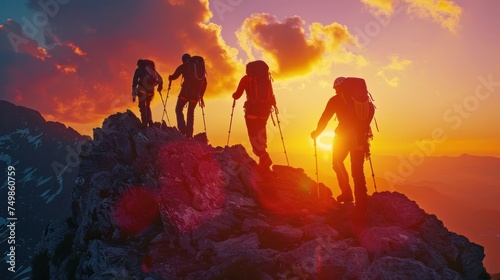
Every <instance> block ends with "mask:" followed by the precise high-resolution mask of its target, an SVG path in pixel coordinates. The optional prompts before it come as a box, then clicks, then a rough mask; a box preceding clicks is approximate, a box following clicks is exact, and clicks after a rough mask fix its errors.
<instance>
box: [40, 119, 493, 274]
mask: <svg viewBox="0 0 500 280" xmlns="http://www.w3.org/2000/svg"><path fill="white" fill-rule="evenodd" d="M202 136H203V135H199V136H197V137H195V139H185V138H184V136H183V135H182V134H181V133H180V132H178V131H177V130H176V129H175V128H166V127H164V128H163V129H159V127H153V128H151V127H150V128H141V127H140V121H139V119H138V118H137V117H136V116H135V115H134V114H133V113H132V112H130V111H127V112H125V113H117V114H115V115H112V116H110V117H108V118H107V119H106V120H105V121H104V122H103V125H102V128H97V129H95V130H94V140H92V141H89V142H87V143H86V144H85V149H84V151H85V152H84V153H82V154H81V155H80V158H81V163H80V168H79V172H78V174H77V177H76V180H75V186H74V191H73V195H72V202H71V205H72V206H71V208H72V213H71V214H69V213H68V218H67V219H65V220H58V221H54V222H52V223H50V224H49V225H48V226H47V228H46V230H45V232H44V234H43V240H42V241H41V242H40V244H39V246H38V249H37V253H36V256H35V258H34V262H33V269H32V275H33V279H419V280H420V279H489V276H488V275H487V273H486V271H485V269H484V267H483V264H482V260H483V258H484V252H483V248H482V247H481V246H479V245H477V244H474V243H471V242H469V240H468V239H467V238H466V237H464V236H461V235H457V234H455V233H453V232H449V231H448V230H447V229H446V228H445V227H444V226H443V224H442V222H441V221H440V220H439V219H438V218H437V217H436V216H434V215H430V214H427V213H425V212H424V211H423V210H422V209H420V208H419V207H418V205H417V204H416V203H415V202H413V201H410V200H409V199H408V198H407V197H406V196H404V195H402V194H400V193H396V192H392V193H391V192H382V193H375V194H373V195H372V196H370V197H369V201H368V212H367V215H366V216H364V215H361V214H360V213H358V212H357V211H356V209H355V207H353V206H350V205H338V204H337V203H336V201H335V200H334V199H333V198H332V197H331V192H330V191H329V189H328V188H326V187H325V186H324V185H319V186H318V184H316V183H315V181H313V180H312V179H310V178H309V177H307V176H306V174H305V173H304V172H303V170H302V169H300V168H293V167H287V166H274V167H273V172H271V173H269V174H265V175H262V174H258V173H257V172H256V163H255V161H254V160H253V159H252V158H251V157H249V155H248V154H247V152H246V151H245V149H244V148H243V146H241V145H235V146H232V147H225V148H222V147H212V146H210V145H208V144H207V143H205V141H203V138H204V137H202ZM196 138H198V139H196ZM318 193H319V198H318Z"/></svg>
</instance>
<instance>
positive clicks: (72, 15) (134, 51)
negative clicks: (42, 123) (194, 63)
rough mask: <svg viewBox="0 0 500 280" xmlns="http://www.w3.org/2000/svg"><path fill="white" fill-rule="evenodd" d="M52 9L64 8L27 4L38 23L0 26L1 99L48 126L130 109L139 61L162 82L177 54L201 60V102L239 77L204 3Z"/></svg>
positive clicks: (179, 0) (127, 2) (33, 0)
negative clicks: (152, 67) (204, 76)
mask: <svg viewBox="0 0 500 280" xmlns="http://www.w3.org/2000/svg"><path fill="white" fill-rule="evenodd" d="M40 2H43V1H40ZM48 2H50V1H48ZM52 2H53V3H56V4H57V3H59V2H66V4H58V6H57V7H56V6H51V7H48V8H47V7H46V9H44V7H42V6H40V4H39V1H38V0H30V2H29V3H28V7H30V8H32V10H33V11H34V12H35V14H37V13H38V15H39V16H40V15H44V14H45V16H46V17H45V18H44V17H43V16H40V17H39V18H38V19H35V20H38V21H39V22H34V21H33V20H31V19H28V21H31V22H28V23H26V20H25V21H24V22H21V23H17V22H15V21H9V22H7V23H4V24H2V25H1V26H0V58H1V60H2V64H1V65H0V74H2V75H1V76H0V94H1V96H2V99H6V100H9V101H13V102H15V103H17V104H20V105H23V106H27V107H31V108H34V109H37V110H39V111H41V113H42V114H43V115H44V116H45V117H47V118H48V119H53V120H57V121H63V122H72V123H95V121H96V120H102V118H103V117H105V116H108V115H109V114H111V113H114V112H116V111H118V110H124V109H125V108H127V107H131V106H134V107H135V106H137V105H136V104H133V103H131V95H130V92H131V84H132V75H133V73H134V70H135V68H136V61H137V59H139V58H150V59H153V60H154V61H155V62H156V64H157V68H158V71H159V72H160V74H161V75H162V76H163V78H164V80H166V81H167V82H168V79H167V77H168V75H169V74H171V73H172V72H173V71H174V70H175V68H176V67H177V66H178V65H179V64H180V63H181V56H182V54H183V53H185V52H189V53H191V54H192V55H201V56H204V57H205V59H206V63H207V71H208V73H209V78H208V81H209V87H208V89H207V93H206V95H207V97H210V96H216V95H218V94H225V93H228V92H230V91H231V90H234V86H235V84H237V79H238V78H239V76H240V75H241V73H242V65H241V64H240V63H239V62H238V61H236V52H237V51H236V50H235V49H233V48H231V47H229V46H227V45H226V44H225V42H224V41H223V39H222V38H221V35H220V31H221V30H220V26H217V25H215V24H212V23H210V22H209V19H210V18H211V16H212V14H211V12H210V10H209V8H208V1H207V0H200V1H183V0H169V1H163V0H151V1H147V3H146V2H142V1H137V0H123V1H120V3H118V4H117V2H116V1H52ZM41 20H45V21H44V22H41ZM26 24H33V26H34V27H36V28H37V31H38V32H37V34H36V35H37V36H36V37H33V38H36V40H34V39H33V38H32V37H31V36H30V34H27V32H23V27H24V31H26V30H28V29H29V28H27V27H26V26H27V25H26ZM23 25H24V26H23ZM33 26H32V27H33ZM13 36H14V37H15V38H16V39H18V41H16V42H17V43H16V44H12V39H11V38H12V37H13ZM40 37H41V38H42V39H40ZM176 83H177V81H176ZM174 88H175V87H173V89H174ZM171 94H173V95H176V94H177V93H174V92H172V93H171ZM158 100H159V98H158ZM158 100H156V102H158Z"/></svg>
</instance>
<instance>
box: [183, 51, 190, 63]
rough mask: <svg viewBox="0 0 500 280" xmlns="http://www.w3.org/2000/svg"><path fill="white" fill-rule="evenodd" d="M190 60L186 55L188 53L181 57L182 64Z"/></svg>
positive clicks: (188, 55)
mask: <svg viewBox="0 0 500 280" xmlns="http://www.w3.org/2000/svg"><path fill="white" fill-rule="evenodd" d="M190 58H191V55H190V54H188V53H185V54H183V55H182V63H184V62H186V61H188V59H190Z"/></svg>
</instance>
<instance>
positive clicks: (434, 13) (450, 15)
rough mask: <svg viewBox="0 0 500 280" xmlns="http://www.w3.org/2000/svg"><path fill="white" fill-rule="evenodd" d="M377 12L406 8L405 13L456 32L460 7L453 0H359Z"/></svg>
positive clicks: (387, 12) (460, 11)
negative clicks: (429, 20)
mask: <svg viewBox="0 0 500 280" xmlns="http://www.w3.org/2000/svg"><path fill="white" fill-rule="evenodd" d="M361 2H362V3H364V4H365V5H367V6H368V7H369V8H370V10H371V11H372V12H374V13H377V14H386V15H392V14H394V13H395V11H396V10H398V9H400V8H401V9H406V12H407V14H409V15H415V16H417V17H419V18H422V19H431V20H432V21H434V22H436V23H438V24H440V25H441V27H443V28H445V29H448V30H449V31H451V32H456V31H457V30H458V28H459V25H460V17H461V15H462V8H461V7H460V6H459V5H458V4H457V3H455V1H453V0H361Z"/></svg>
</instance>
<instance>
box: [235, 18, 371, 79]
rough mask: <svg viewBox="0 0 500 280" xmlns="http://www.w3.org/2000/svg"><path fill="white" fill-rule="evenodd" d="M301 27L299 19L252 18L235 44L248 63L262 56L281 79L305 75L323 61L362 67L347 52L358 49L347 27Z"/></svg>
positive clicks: (362, 61) (246, 23)
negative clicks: (351, 48) (244, 54)
mask: <svg viewBox="0 0 500 280" xmlns="http://www.w3.org/2000/svg"><path fill="white" fill-rule="evenodd" d="M305 25H306V23H305V22H304V21H303V20H302V19H301V18H300V17H299V16H293V17H289V18H285V19H284V21H280V20H278V18H277V17H276V16H273V15H270V14H266V13H261V14H253V15H251V17H249V18H247V19H246V20H245V21H244V22H243V24H242V26H241V27H240V29H239V30H238V31H237V37H238V42H239V44H240V46H241V47H242V49H243V50H244V51H245V52H246V54H247V56H248V57H249V59H250V60H253V59H255V57H257V56H262V57H263V58H264V59H266V60H268V61H270V64H275V65H274V66H275V67H276V69H275V70H276V72H277V75H278V76H281V77H291V76H300V75H305V74H309V73H310V72H311V71H312V70H313V69H315V68H316V67H317V65H318V64H322V63H323V64H324V63H325V61H326V62H329V63H331V62H340V63H346V62H347V63H352V62H354V63H357V64H361V65H362V64H363V63H366V60H364V59H363V58H362V57H361V56H359V55H354V54H352V53H350V52H349V51H347V47H348V46H352V47H357V45H358V44H357V41H356V39H355V37H354V36H352V35H351V34H350V33H349V31H348V29H347V27H345V26H343V25H341V24H338V23H332V24H330V25H326V26H325V25H322V24H321V23H317V22H315V23H312V24H311V25H309V26H308V32H306V30H305V28H304V27H305ZM329 63H328V64H329Z"/></svg>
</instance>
